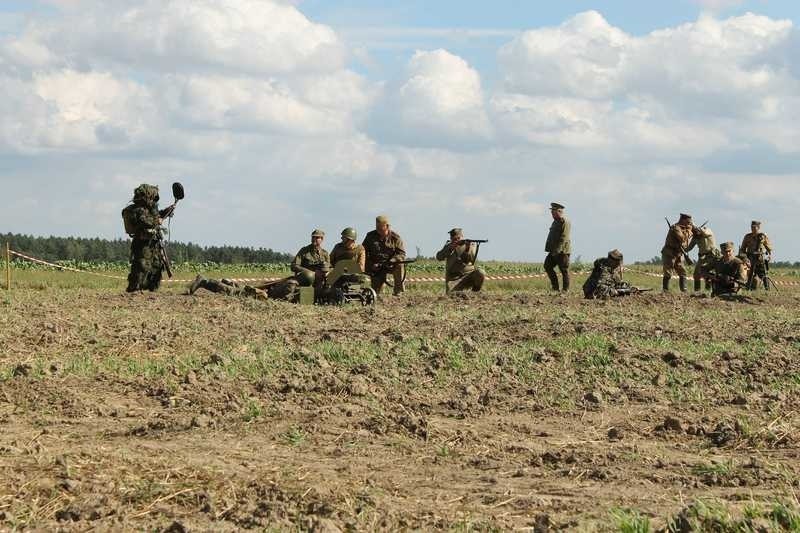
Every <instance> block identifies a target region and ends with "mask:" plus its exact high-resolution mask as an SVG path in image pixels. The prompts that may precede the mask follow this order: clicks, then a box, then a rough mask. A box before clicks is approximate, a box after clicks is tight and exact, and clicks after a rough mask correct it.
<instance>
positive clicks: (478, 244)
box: [444, 239, 489, 294]
mask: <svg viewBox="0 0 800 533" xmlns="http://www.w3.org/2000/svg"><path fill="white" fill-rule="evenodd" d="M448 242H452V241H448ZM486 242H489V239H461V240H460V241H458V242H456V243H453V244H455V245H456V246H457V245H459V244H466V245H467V246H469V245H471V244H475V261H474V262H473V264H474V263H477V262H478V252H480V251H481V244H483V243H486ZM444 292H445V294H450V282H449V281H447V264H446V263H445V267H444Z"/></svg>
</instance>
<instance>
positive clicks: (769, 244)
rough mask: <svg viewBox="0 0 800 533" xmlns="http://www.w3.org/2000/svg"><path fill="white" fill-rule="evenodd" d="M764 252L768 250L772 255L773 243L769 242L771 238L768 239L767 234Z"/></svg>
mask: <svg viewBox="0 0 800 533" xmlns="http://www.w3.org/2000/svg"><path fill="white" fill-rule="evenodd" d="M764 250H766V251H767V253H768V254H770V255H772V243H771V242H769V237H767V235H766V234H765V235H764Z"/></svg>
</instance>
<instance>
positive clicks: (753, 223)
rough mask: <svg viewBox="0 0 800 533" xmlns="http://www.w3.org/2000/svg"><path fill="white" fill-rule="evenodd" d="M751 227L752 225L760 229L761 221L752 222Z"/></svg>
mask: <svg viewBox="0 0 800 533" xmlns="http://www.w3.org/2000/svg"><path fill="white" fill-rule="evenodd" d="M750 225H751V226H758V227H760V226H761V221H760V220H753V221H751V222H750Z"/></svg>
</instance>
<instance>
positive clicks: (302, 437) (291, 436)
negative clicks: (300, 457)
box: [281, 426, 307, 446]
mask: <svg viewBox="0 0 800 533" xmlns="http://www.w3.org/2000/svg"><path fill="white" fill-rule="evenodd" d="M281 437H282V440H283V441H284V442H285V443H286V444H288V445H289V446H300V445H301V444H303V443H304V442H305V441H306V437H307V435H306V432H305V431H303V429H302V428H299V427H297V426H292V427H290V428H289V429H287V430H286V432H285V433H283V435H281Z"/></svg>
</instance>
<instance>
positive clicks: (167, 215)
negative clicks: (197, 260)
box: [153, 181, 184, 278]
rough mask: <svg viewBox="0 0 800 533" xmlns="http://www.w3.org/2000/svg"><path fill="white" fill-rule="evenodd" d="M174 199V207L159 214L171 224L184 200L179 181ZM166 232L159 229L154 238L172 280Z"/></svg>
mask: <svg viewBox="0 0 800 533" xmlns="http://www.w3.org/2000/svg"><path fill="white" fill-rule="evenodd" d="M172 198H173V200H172V205H170V206H169V207H166V208H164V209H162V210H161V211H159V212H158V215H159V217H161V219H162V220H168V221H169V222H171V221H172V216H173V215H174V214H175V208H176V207H177V205H178V202H179V201H181V200H183V198H184V191H183V185H181V184H180V183H178V182H177V181H176V182H175V183H173V184H172ZM164 231H165V230H164V229H163V228H162V227H158V228H156V230H155V232H154V234H153V236H154V239H155V241H156V248H157V251H158V255H159V257H160V258H161V263H162V264H163V265H164V270H166V271H167V276H169V277H170V278H171V277H172V263H170V260H169V255H168V254H167V243H165V242H164Z"/></svg>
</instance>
